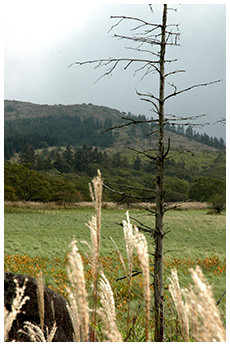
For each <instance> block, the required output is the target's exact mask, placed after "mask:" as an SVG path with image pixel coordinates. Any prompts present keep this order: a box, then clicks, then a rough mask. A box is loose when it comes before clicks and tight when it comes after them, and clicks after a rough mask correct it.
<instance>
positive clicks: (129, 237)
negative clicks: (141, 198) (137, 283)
mask: <svg viewBox="0 0 230 346" xmlns="http://www.w3.org/2000/svg"><path fill="white" fill-rule="evenodd" d="M126 218H127V221H125V220H124V221H123V231H124V238H125V246H126V252H127V257H128V269H129V274H128V278H129V297H128V317H127V330H129V325H130V300H131V288H132V269H133V226H132V224H131V223H130V218H129V212H128V211H127V212H126Z"/></svg>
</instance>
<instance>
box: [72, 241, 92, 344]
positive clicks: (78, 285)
mask: <svg viewBox="0 0 230 346" xmlns="http://www.w3.org/2000/svg"><path fill="white" fill-rule="evenodd" d="M67 273H68V277H69V280H70V282H71V284H72V287H73V294H74V299H75V301H76V303H75V304H76V306H77V307H78V310H77V311H78V313H79V321H80V328H81V338H82V341H83V342H87V341H88V334H89V307H88V300H87V291H86V285H85V275H84V267H83V262H82V258H81V255H80V254H79V252H78V248H77V245H76V241H75V240H74V241H73V242H72V243H71V252H70V253H69V255H68V264H67ZM71 298H72V297H71ZM73 306H74V305H72V306H71V308H72V307H73ZM73 314H74V312H73ZM74 329H75V330H78V326H77V327H74ZM76 338H78V335H77V336H76Z"/></svg>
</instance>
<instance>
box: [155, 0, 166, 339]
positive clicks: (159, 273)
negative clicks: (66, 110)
mask: <svg viewBox="0 0 230 346" xmlns="http://www.w3.org/2000/svg"><path fill="white" fill-rule="evenodd" d="M166 21H167V5H164V11H163V18H162V28H161V52H160V91H159V96H160V97H159V143H158V155H157V182H156V226H155V246H156V247H155V268H154V275H155V276H154V297H155V342H159V341H163V338H164V302H163V239H164V229H163V217H164V185H163V183H164V179H163V178H164V160H165V156H164V89H165V68H164V65H165V45H166V44H165V31H166Z"/></svg>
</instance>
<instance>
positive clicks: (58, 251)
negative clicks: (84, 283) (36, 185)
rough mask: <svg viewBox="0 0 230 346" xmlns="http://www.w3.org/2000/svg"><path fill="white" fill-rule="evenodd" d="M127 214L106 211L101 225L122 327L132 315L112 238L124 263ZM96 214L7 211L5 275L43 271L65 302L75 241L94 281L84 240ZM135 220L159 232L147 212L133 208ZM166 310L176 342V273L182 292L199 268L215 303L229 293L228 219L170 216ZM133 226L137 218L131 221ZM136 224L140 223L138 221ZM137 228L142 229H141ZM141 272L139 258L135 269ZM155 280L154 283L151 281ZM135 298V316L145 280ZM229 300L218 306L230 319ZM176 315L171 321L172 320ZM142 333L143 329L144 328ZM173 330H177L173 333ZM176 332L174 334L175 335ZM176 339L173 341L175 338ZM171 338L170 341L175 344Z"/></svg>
mask: <svg viewBox="0 0 230 346" xmlns="http://www.w3.org/2000/svg"><path fill="white" fill-rule="evenodd" d="M125 213H126V209H103V210H102V226H101V250H100V255H101V265H102V266H103V269H104V271H105V274H106V275H107V277H108V279H109V281H110V283H111V286H112V289H113V292H114V297H115V301H116V308H117V317H118V321H119V322H120V326H121V328H122V319H123V317H124V316H125V313H126V312H127V296H128V287H127V286H128V285H127V281H126V280H119V281H116V280H115V279H116V278H120V277H122V276H124V275H125V274H124V271H123V269H122V264H121V261H120V259H119V256H118V254H117V252H116V249H115V247H114V245H113V243H112V241H111V239H110V237H112V238H113V240H114V241H115V243H116V244H117V246H118V248H119V249H120V251H121V253H122V255H123V256H124V258H125V256H126V255H125V254H126V252H125V241H124V235H123V228H122V227H121V226H120V225H118V224H116V223H121V222H122V221H123V220H125V219H126V215H125ZM93 214H94V210H93V209H91V208H83V207H82V208H81V207H78V208H69V209H64V208H63V209H62V208H57V209H53V210H49V209H46V208H20V207H18V208H15V207H6V208H5V238H4V242H5V244H4V245H5V270H6V271H12V272H18V273H22V274H27V275H30V276H32V277H36V275H37V274H38V273H39V272H40V270H42V272H43V275H44V277H45V281H46V285H48V286H49V287H50V288H52V289H54V290H56V291H57V292H59V293H61V294H62V295H64V296H65V297H67V295H66V291H65V287H66V285H68V278H67V273H66V263H67V256H66V255H67V253H68V251H70V248H69V244H70V243H71V241H72V240H73V237H75V239H76V240H77V242H78V247H79V249H80V251H81V253H82V255H83V258H84V264H85V270H86V279H87V278H88V279H89V278H90V274H91V272H90V267H89V266H88V261H87V257H86V256H85V255H84V252H87V251H88V249H87V246H86V245H84V244H81V243H80V241H82V240H86V241H88V242H90V230H89V228H88V227H87V225H86V224H87V223H88V221H89V220H90V219H91V217H92V215H93ZM130 217H133V218H135V219H138V220H139V221H140V222H142V223H143V224H147V225H149V226H151V225H152V226H153V227H154V217H153V216H151V215H149V213H148V212H146V211H144V210H138V209H131V210H130ZM164 221H165V230H168V231H169V233H168V234H167V235H166V237H165V243H164V244H165V245H164V246H165V258H164V272H165V302H166V304H165V309H166V325H168V327H167V333H166V334H167V338H168V340H169V341H175V340H174V339H172V338H174V336H175V330H174V329H175V326H174V327H172V323H174V324H175V321H174V322H168V321H172V320H173V319H172V316H171V315H173V314H175V310H173V307H172V302H171V298H170V294H169V291H168V284H169V280H168V276H169V275H170V272H171V269H173V268H176V269H177V270H178V275H179V280H180V284H181V287H182V288H184V287H187V286H188V285H189V283H190V282H192V280H191V275H190V272H189V268H191V267H193V268H195V266H196V265H199V266H200V267H201V269H202V271H203V273H204V275H205V277H206V278H207V280H208V282H209V283H210V284H211V285H212V288H213V293H214V296H215V299H216V301H218V299H219V298H220V296H221V295H222V293H223V292H224V290H225V286H226V285H225V280H226V262H225V258H226V246H225V245H226V227H225V214H224V213H223V214H219V215H214V214H209V213H208V210H207V209H204V210H202V209H201V210H182V211H180V210H171V211H168V212H167V213H166V214H165V220H164ZM131 222H132V219H131ZM133 223H135V224H137V223H136V222H134V221H133ZM137 225H138V224H137ZM145 236H146V239H147V240H148V245H149V252H153V251H154V247H153V239H152V238H151V237H150V236H149V234H145ZM152 267H153V257H152V256H150V268H152ZM133 269H139V263H138V260H137V258H134V268H133ZM150 280H151V278H150ZM133 283H135V284H133V288H132V293H131V298H132V307H133V311H137V308H138V305H139V301H140V300H141V299H142V278H141V277H140V276H136V277H135V278H133ZM225 305H226V298H225V297H224V298H223V299H222V300H221V303H220V305H219V308H220V311H221V314H222V318H223V320H225ZM170 316H171V317H170ZM140 328H141V325H140ZM173 328H174V329H173ZM171 329H172V332H170V330H171ZM170 335H171V336H170ZM170 338H171V339H170Z"/></svg>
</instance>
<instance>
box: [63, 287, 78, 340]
mask: <svg viewBox="0 0 230 346" xmlns="http://www.w3.org/2000/svg"><path fill="white" fill-rule="evenodd" d="M66 290H67V293H68V298H69V303H67V305H66V307H67V310H68V312H69V315H70V318H71V321H72V325H73V330H74V334H73V339H74V342H80V341H81V329H80V324H81V322H80V318H79V313H78V306H77V301H76V299H75V295H74V294H73V292H72V291H71V290H70V288H69V287H66Z"/></svg>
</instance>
